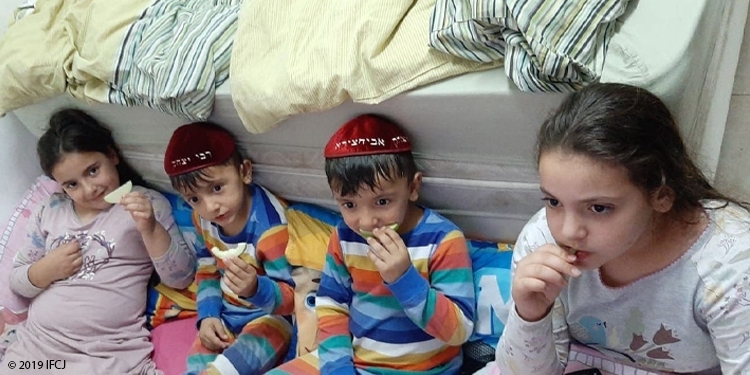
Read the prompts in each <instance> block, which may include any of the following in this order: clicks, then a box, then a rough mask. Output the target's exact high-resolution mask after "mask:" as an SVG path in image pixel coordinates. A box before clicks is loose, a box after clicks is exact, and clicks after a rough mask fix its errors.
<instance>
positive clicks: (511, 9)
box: [430, 0, 629, 92]
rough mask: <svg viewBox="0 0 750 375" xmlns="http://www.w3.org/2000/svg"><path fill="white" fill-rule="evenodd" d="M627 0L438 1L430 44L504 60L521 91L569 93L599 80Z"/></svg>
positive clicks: (470, 55)
mask: <svg viewBox="0 0 750 375" xmlns="http://www.w3.org/2000/svg"><path fill="white" fill-rule="evenodd" d="M628 2H629V0H578V1H570V0H437V3H436V4H435V12H434V13H433V15H432V17H431V19H430V46H432V47H433V48H434V49H435V50H437V51H441V52H444V53H446V54H450V55H452V56H457V57H461V58H464V59H467V60H471V61H478V62H493V61H503V60H505V73H506V74H507V76H508V77H509V78H510V79H511V80H512V81H513V82H514V83H515V84H516V86H518V88H520V89H521V90H523V91H534V92H542V91H553V92H568V91H574V90H578V89H580V88H582V87H583V86H584V85H586V84H588V83H591V82H594V81H596V80H598V79H599V77H600V76H601V73H602V68H603V66H604V56H605V53H606V51H607V47H608V45H609V41H610V39H611V37H612V35H613V34H614V32H615V29H616V27H617V23H616V22H615V21H616V20H617V19H618V17H620V16H622V15H623V14H624V13H625V10H626V9H627V5H628Z"/></svg>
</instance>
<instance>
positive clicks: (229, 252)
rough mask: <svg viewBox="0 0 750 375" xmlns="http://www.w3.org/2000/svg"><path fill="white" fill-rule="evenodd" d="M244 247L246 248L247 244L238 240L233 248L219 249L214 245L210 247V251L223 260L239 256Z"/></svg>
mask: <svg viewBox="0 0 750 375" xmlns="http://www.w3.org/2000/svg"><path fill="white" fill-rule="evenodd" d="M246 248H247V244H246V243H244V242H240V243H238V244H237V247H235V248H233V249H226V250H221V249H219V248H218V247H216V246H214V247H213V248H211V253H213V254H214V255H215V256H216V257H217V258H219V259H221V260H224V259H229V258H231V257H238V256H240V255H241V254H242V253H244V252H245V249H246Z"/></svg>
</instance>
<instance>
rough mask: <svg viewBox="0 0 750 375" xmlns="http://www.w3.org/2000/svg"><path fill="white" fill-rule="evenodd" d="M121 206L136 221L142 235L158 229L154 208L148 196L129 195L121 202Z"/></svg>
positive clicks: (132, 193)
mask: <svg viewBox="0 0 750 375" xmlns="http://www.w3.org/2000/svg"><path fill="white" fill-rule="evenodd" d="M120 204H121V205H122V207H123V208H124V209H125V211H128V212H129V213H130V216H131V217H132V218H133V220H134V221H135V225H136V228H137V229H138V231H139V232H140V233H141V234H148V233H153V232H154V230H155V229H156V217H155V216H154V207H153V206H152V205H151V201H150V200H149V199H148V198H147V197H146V195H144V194H143V193H140V192H130V193H127V194H125V195H124V196H123V197H122V199H121V200H120Z"/></svg>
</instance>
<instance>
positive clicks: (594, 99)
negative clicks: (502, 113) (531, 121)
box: [536, 83, 748, 218]
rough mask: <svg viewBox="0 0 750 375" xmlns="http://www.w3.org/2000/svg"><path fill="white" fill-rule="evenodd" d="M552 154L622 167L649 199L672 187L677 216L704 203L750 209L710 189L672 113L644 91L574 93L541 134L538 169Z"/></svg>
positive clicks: (593, 88) (618, 88) (604, 86)
mask: <svg viewBox="0 0 750 375" xmlns="http://www.w3.org/2000/svg"><path fill="white" fill-rule="evenodd" d="M549 150H560V151H562V152H569V153H573V154H580V155H585V156H587V157H589V158H591V159H594V160H599V161H603V162H605V163H607V164H609V165H613V166H622V167H624V168H625V169H627V171H628V174H629V177H630V180H631V181H632V182H633V183H634V184H635V185H636V186H639V187H640V188H642V189H643V190H644V191H645V192H647V193H649V194H653V193H655V192H656V191H657V190H658V189H659V188H661V187H662V186H668V187H669V188H671V189H672V190H673V191H674V205H673V212H674V213H675V215H677V217H681V218H684V215H685V214H687V213H689V212H692V211H693V210H695V209H698V208H700V209H702V208H703V206H702V204H701V202H700V201H701V200H703V199H718V200H723V201H726V202H734V203H737V204H740V205H742V206H744V207H745V208H746V209H747V208H748V206H747V204H746V203H741V202H738V201H736V200H734V199H732V198H730V197H727V196H726V195H723V194H721V193H719V192H718V191H717V190H716V189H714V187H713V186H711V184H710V183H709V182H708V180H707V179H706V177H705V176H704V175H703V173H701V171H700V169H699V168H698V167H697V166H696V164H695V163H694V162H693V160H692V159H691V158H690V155H689V154H688V152H687V149H686V147H685V143H684V142H683V140H682V137H681V136H680V132H679V128H678V127H677V124H676V123H675V121H674V118H673V117H672V115H671V114H670V112H669V109H667V107H666V105H664V103H663V102H662V101H661V100H660V99H659V98H658V97H656V95H654V94H652V93H650V92H649V91H648V90H645V89H642V88H639V87H635V86H630V85H625V84H617V83H596V84H592V85H589V86H587V87H585V88H583V89H582V90H580V91H578V92H575V93H573V94H571V95H570V96H569V97H568V98H567V99H566V100H565V101H563V103H562V104H561V105H560V107H559V108H558V109H557V110H556V111H555V112H554V113H553V114H552V115H551V116H550V117H549V118H548V119H547V120H546V121H545V122H544V123H543V124H542V127H541V129H540V130H539V134H538V137H537V145H536V161H537V164H538V163H539V158H540V157H541V154H542V153H543V152H545V151H549Z"/></svg>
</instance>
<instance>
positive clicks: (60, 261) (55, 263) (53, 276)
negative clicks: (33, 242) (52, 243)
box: [40, 241, 83, 284]
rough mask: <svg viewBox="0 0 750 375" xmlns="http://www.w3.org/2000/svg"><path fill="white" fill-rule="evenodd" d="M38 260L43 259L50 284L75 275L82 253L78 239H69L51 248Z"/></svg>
mask: <svg viewBox="0 0 750 375" xmlns="http://www.w3.org/2000/svg"><path fill="white" fill-rule="evenodd" d="M40 261H44V264H45V269H46V272H47V273H48V275H49V277H50V280H49V282H50V284H51V283H53V282H55V281H58V280H63V279H67V278H68V277H70V276H71V275H75V274H76V273H77V272H78V271H80V269H81V265H82V264H83V253H82V252H81V245H79V244H78V241H70V242H68V243H66V244H64V245H62V246H60V247H58V248H56V249H53V250H51V251H50V252H49V253H47V255H45V256H44V258H42V259H41V260H40Z"/></svg>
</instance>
